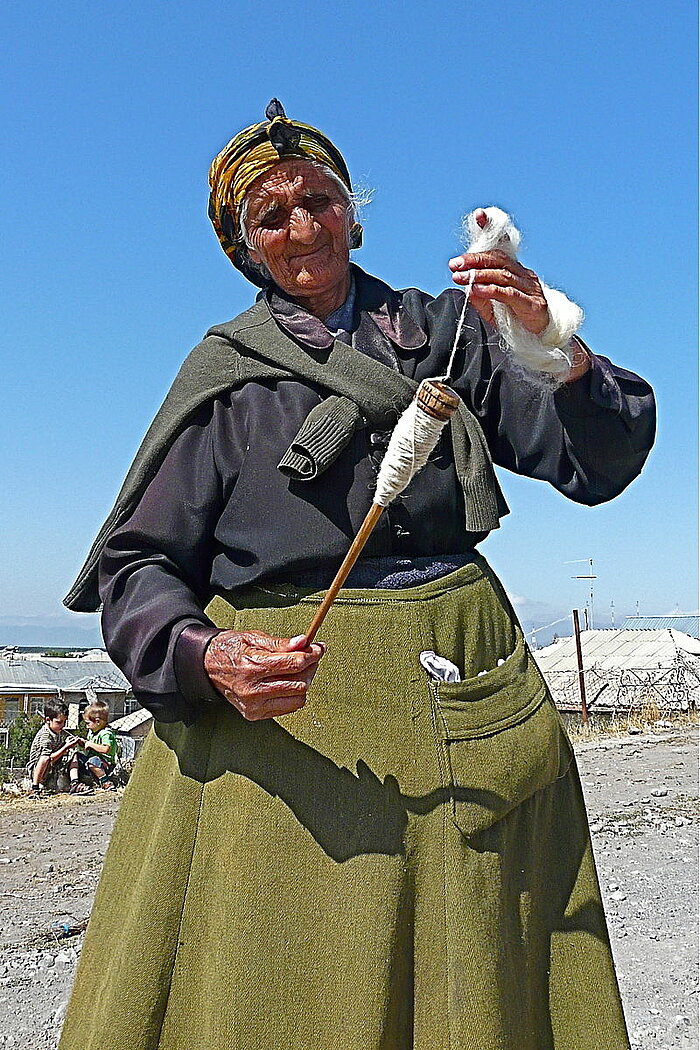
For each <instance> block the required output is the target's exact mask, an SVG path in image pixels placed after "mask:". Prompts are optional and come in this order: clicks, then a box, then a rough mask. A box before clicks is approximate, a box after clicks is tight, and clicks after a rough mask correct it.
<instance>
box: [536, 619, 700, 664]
mask: <svg viewBox="0 0 700 1050" xmlns="http://www.w3.org/2000/svg"><path fill="white" fill-rule="evenodd" d="M684 637H687V636H684V635H682V634H680V635H679V632H677V631H674V632H671V631H670V630H647V631H641V630H637V629H635V630H625V629H622V628H621V629H620V630H611V629H609V630H605V631H603V630H601V631H581V650H582V653H583V666H584V668H586V669H588V668H590V667H600V668H607V669H610V670H613V669H622V668H630V669H635V670H643V669H648V670H652V669H655V668H659V667H672V666H673V665H674V663H675V662H676V661H677V660H678V657H679V651H680V653H682V655H683V658H684V659H685V660H686V661H689V662H691V663H692V662H696V663H698V664H700V658H698V656H696V655H693V653H694V650H695V649H696V646H695V645H694V641H695V640H694V639H693V638H690V637H688V648H687V649H686V648H685V646H684V645H683V638H684ZM532 655H533V656H534V657H535V660H536V662H537V664H538V666H539V668H540V670H541V671H542V672H543V673H547V672H550V671H573V670H575V669H576V667H577V663H576V640H575V638H573V637H571V638H560V639H559V640H558V641H556V642H553V643H552V645H547V646H545V647H544V648H543V649H535V650H534V651H533V654H532Z"/></svg>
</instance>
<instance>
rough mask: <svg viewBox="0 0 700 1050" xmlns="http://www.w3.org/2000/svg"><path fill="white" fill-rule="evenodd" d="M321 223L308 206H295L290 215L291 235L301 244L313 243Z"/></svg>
mask: <svg viewBox="0 0 700 1050" xmlns="http://www.w3.org/2000/svg"><path fill="white" fill-rule="evenodd" d="M318 230H319V225H318V223H317V222H316V220H315V219H314V217H313V215H312V214H311V212H309V211H307V210H306V208H295V209H294V211H293V212H292V214H291V215H290V217H289V237H290V239H291V240H293V241H298V242H299V243H301V244H312V243H313V242H314V241H315V240H316V234H317V233H318Z"/></svg>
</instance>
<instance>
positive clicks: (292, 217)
mask: <svg viewBox="0 0 700 1050" xmlns="http://www.w3.org/2000/svg"><path fill="white" fill-rule="evenodd" d="M247 200H248V210H247V216H246V229H247V234H248V242H249V244H250V245H251V247H250V249H249V251H250V257H251V259H252V260H253V262H256V263H261V262H262V263H264V264H265V266H266V267H267V269H268V271H269V273H270V276H271V277H272V279H273V280H274V281H275V283H276V284H277V285H278V286H279V287H280V288H281V289H282V290H283V291H285V292H286V293H287V294H288V295H290V296H292V298H294V299H297V300H300V301H302V302H303V303H304V305H306V306H307V308H308V309H310V310H311V312H312V313H316V314H317V315H318V316H319V317H323V316H326V317H327V316H328V314H330V313H332V312H333V310H335V309H337V308H338V307H339V306H341V305H342V304H343V303H344V302H345V299H346V297H347V294H348V289H349V284H350V279H349V265H350V254H349V248H348V211H347V203H346V201H345V200H344V198H343V195H342V192H341V190H340V188H339V187H338V186H337V185H336V183H335V182H334V181H333V180H332V179H330V178H329V177H328V176H327V175H326V174H325V172H323V171H319V170H318V168H315V167H314V166H313V165H312V164H310V163H309V162H308V161H305V160H296V159H295V160H286V161H281V162H280V163H279V164H277V165H276V166H275V167H274V168H272V169H271V170H270V171H268V172H266V173H265V174H264V175H261V176H260V178H259V179H257V180H256V182H254V183H253V185H252V186H251V188H250V190H249V191H248V195H247Z"/></svg>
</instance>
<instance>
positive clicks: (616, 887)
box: [608, 882, 620, 893]
mask: <svg viewBox="0 0 700 1050" xmlns="http://www.w3.org/2000/svg"><path fill="white" fill-rule="evenodd" d="M619 888H620V887H619V885H618V883H617V882H609V883H608V891H609V892H610V893H614V892H615V890H619Z"/></svg>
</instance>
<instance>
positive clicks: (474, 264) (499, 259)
mask: <svg viewBox="0 0 700 1050" xmlns="http://www.w3.org/2000/svg"><path fill="white" fill-rule="evenodd" d="M448 265H449V267H450V269H451V270H452V272H453V275H454V276H453V278H452V280H453V281H454V282H455V284H459V285H466V284H468V283H469V280H470V278H471V274H472V272H474V284H473V285H472V288H471V292H470V295H469V302H470V303H473V305H474V309H475V310H477V311H478V313H479V314H480V316H481V318H482V319H483V320H484V321H485V322H486V323H487V324H490V325H493V323H494V318H493V303H494V302H498V303H503V304H504V306H507V307H508V308H509V309H510V310H512V312H513V313H514V314H515V316H516V317H517V319H518V320H519V321H520V323H521V325H522V326H523V328H527V330H528V332H532V333H533V334H534V335H541V334H542V332H544V330H545V328H546V327H547V325H548V324H549V310H548V309H547V300H546V299H545V297H544V295H543V293H542V286H541V285H540V281H539V278H538V276H537V274H536V273H535V272H534V271H533V270H526V269H525V267H524V266H521V265H520V263H519V262H517V261H516V260H515V259H511V257H510V256H509V255H506V253H505V252H502V251H499V250H498V249H496V250H494V251H492V252H480V253H478V254H476V255H472V254H470V253H469V252H467V253H466V254H465V255H458V256H457V258H456V259H450V261H449V264H448Z"/></svg>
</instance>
